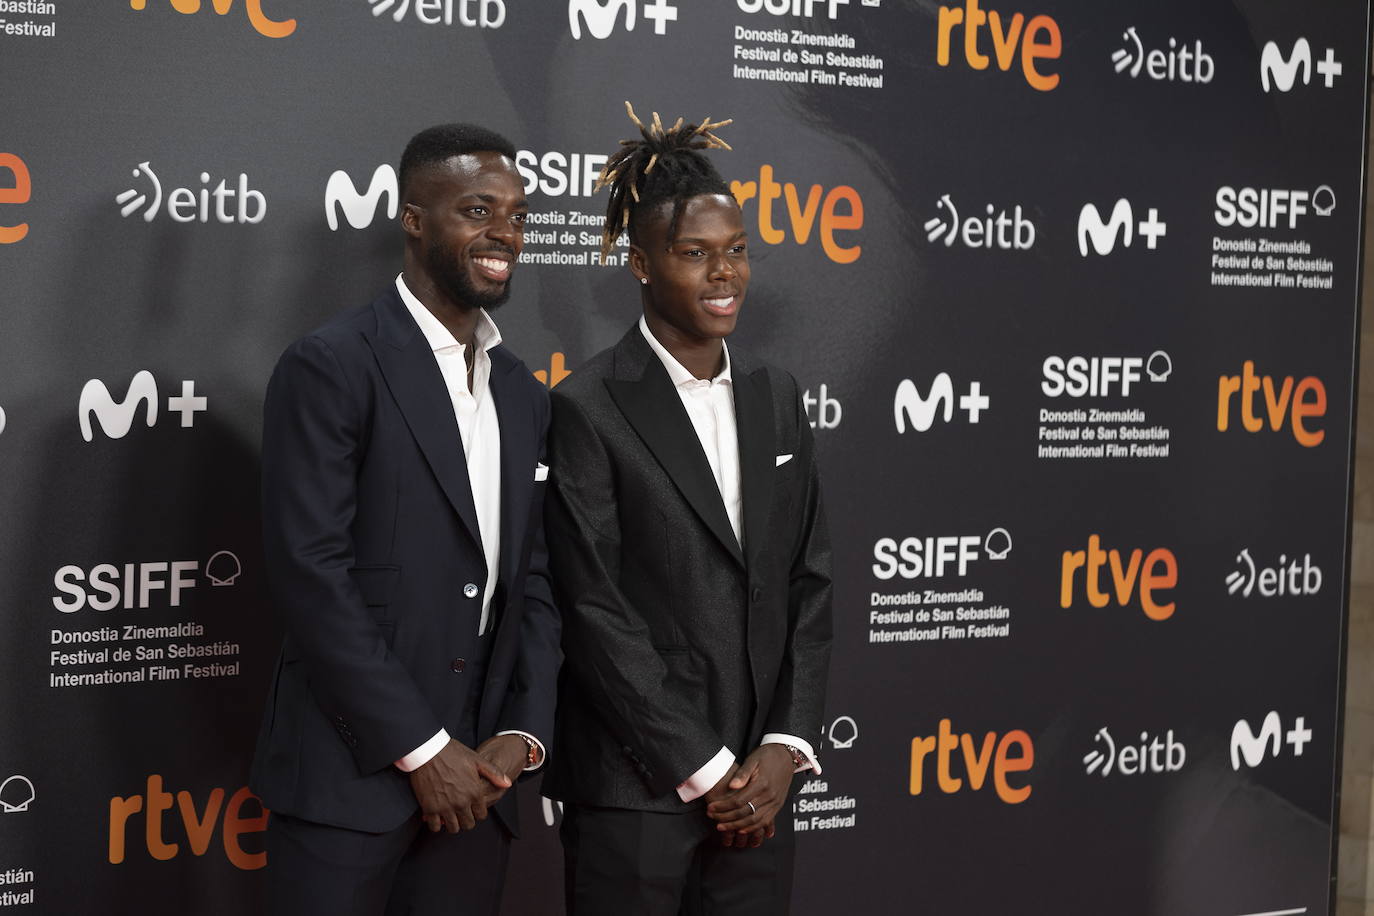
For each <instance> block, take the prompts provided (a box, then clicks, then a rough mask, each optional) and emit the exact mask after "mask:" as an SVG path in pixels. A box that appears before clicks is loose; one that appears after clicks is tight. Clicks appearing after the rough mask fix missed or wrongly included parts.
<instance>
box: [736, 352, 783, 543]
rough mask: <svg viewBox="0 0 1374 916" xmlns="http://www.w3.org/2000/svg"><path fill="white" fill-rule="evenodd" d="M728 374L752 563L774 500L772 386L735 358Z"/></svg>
mask: <svg viewBox="0 0 1374 916" xmlns="http://www.w3.org/2000/svg"><path fill="white" fill-rule="evenodd" d="M732 360H733V354H732ZM731 375H732V376H733V377H734V386H735V428H736V429H737V430H738V433H739V465H740V486H741V488H742V490H743V498H744V526H743V527H744V545H745V551H746V553H747V555H748V561H749V564H750V565H752V564H753V563H754V561H755V560H756V559H757V558H758V555H759V551H760V550H761V549H762V548H763V544H764V541H765V540H766V539H767V537H768V515H769V512H770V510H771V509H772V504H773V486H772V483H773V474H774V467H775V466H776V464H777V457H776V455H775V453H774V450H773V448H774V446H773V386H772V385H771V384H770V383H769V381H768V373H767V372H766V371H764V370H763V369H759V370H757V371H755V372H747V371H745V369H744V367H743V366H741V365H739V363H738V362H737V361H736V362H735V366H734V371H733V372H731Z"/></svg>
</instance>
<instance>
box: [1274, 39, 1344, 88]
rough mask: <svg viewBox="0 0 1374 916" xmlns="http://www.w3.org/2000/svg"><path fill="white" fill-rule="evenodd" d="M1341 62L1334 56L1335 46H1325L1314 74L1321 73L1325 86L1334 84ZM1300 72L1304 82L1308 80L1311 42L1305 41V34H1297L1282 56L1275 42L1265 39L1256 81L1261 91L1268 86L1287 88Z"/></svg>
mask: <svg viewBox="0 0 1374 916" xmlns="http://www.w3.org/2000/svg"><path fill="white" fill-rule="evenodd" d="M1344 69H1345V68H1344V66H1342V64H1341V62H1340V61H1338V60H1336V49H1335V48H1327V49H1326V56H1325V57H1323V58H1322V59H1321V60H1319V61H1318V62H1317V74H1318V75H1319V76H1321V78H1322V81H1323V82H1324V83H1325V84H1326V88H1327V89H1331V88H1333V87H1334V86H1335V85H1336V77H1338V76H1340V75H1341V73H1342V72H1343V71H1344ZM1299 74H1301V75H1302V84H1303V85H1304V86H1306V85H1308V84H1310V83H1311V82H1312V46H1311V45H1310V44H1308V42H1307V39H1306V38H1299V39H1298V40H1297V41H1296V42H1294V43H1293V50H1292V52H1291V53H1290V54H1289V55H1288V56H1287V57H1284V55H1283V52H1282V51H1280V50H1279V46H1278V44H1277V43H1275V42H1272V41H1266V42H1265V43H1264V50H1263V51H1261V52H1260V85H1261V86H1263V87H1264V91H1265V92H1269V91H1270V89H1271V88H1273V89H1277V90H1278V91H1279V92H1288V91H1290V90H1291V89H1292V88H1293V87H1294V86H1296V85H1297V83H1298V75H1299Z"/></svg>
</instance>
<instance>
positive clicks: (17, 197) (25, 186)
mask: <svg viewBox="0 0 1374 916" xmlns="http://www.w3.org/2000/svg"><path fill="white" fill-rule="evenodd" d="M0 169H9V171H10V174H12V175H14V184H13V185H11V186H9V187H7V188H6V187H0V204H26V203H28V202H29V196H30V194H31V193H32V192H33V182H32V180H31V179H30V177H29V167H28V166H27V165H25V164H24V160H23V159H20V158H19V157H18V156H16V155H15V154H14V153H0ZM28 234H29V224H28V223H19V224H17V225H14V226H5V225H0V245H13V244H14V243H15V242H19V241H23V239H24V236H26V235H28Z"/></svg>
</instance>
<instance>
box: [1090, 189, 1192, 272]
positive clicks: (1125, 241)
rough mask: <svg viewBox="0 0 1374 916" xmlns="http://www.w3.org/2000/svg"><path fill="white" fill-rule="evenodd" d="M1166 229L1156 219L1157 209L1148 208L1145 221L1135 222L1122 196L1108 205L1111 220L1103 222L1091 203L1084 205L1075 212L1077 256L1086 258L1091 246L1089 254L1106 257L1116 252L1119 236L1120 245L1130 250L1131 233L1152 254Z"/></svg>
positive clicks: (1133, 212)
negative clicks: (1136, 236) (1140, 239)
mask: <svg viewBox="0 0 1374 916" xmlns="http://www.w3.org/2000/svg"><path fill="white" fill-rule="evenodd" d="M1168 226H1169V224H1168V223H1165V222H1162V221H1161V220H1160V218H1159V210H1157V209H1156V208H1154V207H1151V208H1150V209H1149V212H1148V213H1147V214H1146V219H1143V220H1141V221H1140V222H1139V223H1137V222H1136V219H1135V211H1134V210H1132V208H1131V202H1130V201H1129V200H1127V199H1126V198H1124V197H1122V198H1118V199H1117V202H1116V203H1115V204H1114V205H1113V206H1112V215H1111V218H1110V219H1108V220H1107V221H1106V222H1103V220H1102V214H1101V213H1100V212H1099V211H1098V209H1097V206H1096V205H1095V204H1084V205H1083V209H1082V210H1080V211H1078V253H1079V254H1081V255H1082V256H1083V257H1085V258H1086V257H1087V256H1088V246H1089V243H1091V245H1092V250H1093V251H1095V252H1097V253H1098V254H1100V255H1109V254H1111V253H1112V252H1113V251H1114V250H1115V249H1116V240H1117V237H1118V236H1120V237H1121V244H1122V246H1124V247H1126V248H1130V247H1131V239H1132V236H1133V234H1134V233H1135V232H1139V233H1140V235H1141V236H1143V237H1144V239H1145V247H1146V248H1149V249H1150V250H1151V251H1153V250H1155V249H1156V248H1157V247H1159V240H1160V239H1161V238H1162V237H1163V236H1164V235H1165V234H1166V233H1167V230H1168Z"/></svg>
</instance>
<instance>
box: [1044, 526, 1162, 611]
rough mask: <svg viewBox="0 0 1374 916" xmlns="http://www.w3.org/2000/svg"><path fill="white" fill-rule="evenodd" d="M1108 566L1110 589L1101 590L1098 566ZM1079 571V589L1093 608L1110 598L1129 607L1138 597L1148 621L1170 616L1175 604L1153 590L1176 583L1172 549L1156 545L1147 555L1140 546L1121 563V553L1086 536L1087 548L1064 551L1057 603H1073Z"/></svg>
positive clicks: (1100, 572) (1063, 604)
mask: <svg viewBox="0 0 1374 916" xmlns="http://www.w3.org/2000/svg"><path fill="white" fill-rule="evenodd" d="M1104 566H1110V573H1109V577H1110V582H1109V585H1110V588H1111V591H1109V592H1107V591H1103V590H1102V568H1103V567H1104ZM1079 570H1082V571H1083V590H1084V592H1085V593H1086V595H1087V598H1088V603H1089V604H1091V605H1092V606H1093V607H1106V606H1107V605H1108V604H1110V603H1111V601H1112V599H1113V598H1115V599H1116V603H1117V604H1118V605H1120V606H1121V607H1129V606H1130V605H1131V604H1132V603H1133V602H1134V601H1135V600H1136V597H1137V596H1139V600H1140V609H1141V610H1142V611H1144V612H1145V616H1146V617H1149V618H1150V619H1151V620H1168V619H1169V618H1170V617H1172V616H1173V615H1174V609H1175V606H1176V603H1175V602H1173V601H1170V602H1168V603H1167V604H1164V603H1161V602H1160V601H1158V600H1156V593H1157V592H1160V591H1164V590H1168V589H1172V588H1174V587H1175V586H1177V585H1178V560H1177V559H1175V558H1174V554H1173V551H1171V550H1167V549H1165V548H1163V547H1156V548H1155V549H1154V550H1151V551H1150V553H1149V554H1148V555H1146V554H1145V552H1144V551H1143V550H1141V549H1140V548H1138V547H1137V548H1136V549H1135V550H1132V551H1131V552H1130V554H1129V556H1128V559H1126V561H1125V563H1124V565H1123V562H1122V556H1121V552H1120V551H1118V550H1114V549H1113V550H1103V549H1102V539H1101V538H1100V537H1099V536H1098V535H1096V534H1094V535H1090V536H1089V537H1088V549H1087V550H1066V551H1064V555H1063V557H1062V559H1061V561H1060V569H1059V606H1060V607H1062V608H1069V607H1072V606H1073V602H1074V598H1075V595H1076V592H1077V581H1078V572H1079Z"/></svg>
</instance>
